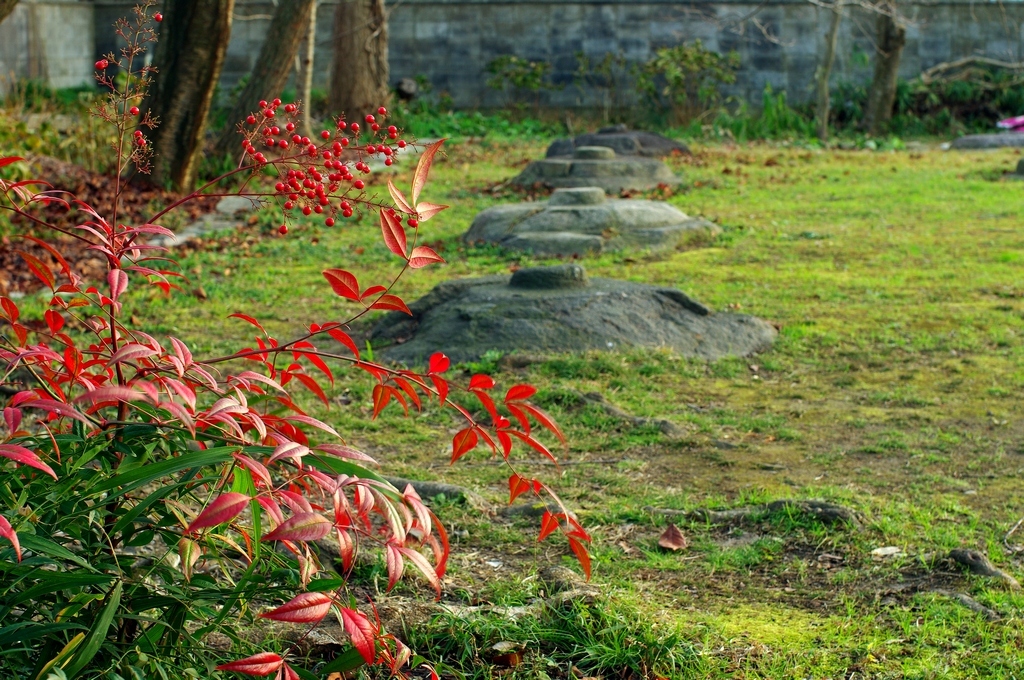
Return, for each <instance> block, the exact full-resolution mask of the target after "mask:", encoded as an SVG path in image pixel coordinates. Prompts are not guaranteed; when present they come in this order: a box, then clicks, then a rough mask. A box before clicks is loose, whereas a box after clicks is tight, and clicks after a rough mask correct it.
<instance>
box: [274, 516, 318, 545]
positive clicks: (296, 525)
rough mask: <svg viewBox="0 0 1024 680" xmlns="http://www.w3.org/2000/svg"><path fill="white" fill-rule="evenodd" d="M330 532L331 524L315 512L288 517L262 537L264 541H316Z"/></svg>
mask: <svg viewBox="0 0 1024 680" xmlns="http://www.w3.org/2000/svg"><path fill="white" fill-rule="evenodd" d="M330 531H331V522H330V521H329V520H328V519H327V518H326V517H324V516H323V515H321V514H319V513H316V512H303V513H300V514H298V515H294V516H292V517H289V518H288V519H286V520H285V521H284V522H282V523H281V524H280V526H278V527H277V528H276V529H274V530H273V531H271V532H270V533H269V534H266V535H265V536H264V537H263V540H264V541H317V540H319V539H321V538H323V537H324V536H326V535H327V534H329V533H330Z"/></svg>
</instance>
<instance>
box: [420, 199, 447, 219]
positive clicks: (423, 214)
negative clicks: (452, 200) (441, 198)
mask: <svg viewBox="0 0 1024 680" xmlns="http://www.w3.org/2000/svg"><path fill="white" fill-rule="evenodd" d="M447 209H448V206H446V205H437V204H436V203H426V202H423V203H420V204H418V205H417V206H416V213H417V214H418V215H419V220H420V224H423V223H424V222H426V221H427V220H429V219H430V218H431V217H433V216H434V215H436V214H437V213H439V212H441V211H442V210H447Z"/></svg>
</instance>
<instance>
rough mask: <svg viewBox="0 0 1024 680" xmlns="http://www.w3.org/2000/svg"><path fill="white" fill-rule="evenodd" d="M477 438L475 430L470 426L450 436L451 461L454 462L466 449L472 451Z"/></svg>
mask: <svg viewBox="0 0 1024 680" xmlns="http://www.w3.org/2000/svg"><path fill="white" fill-rule="evenodd" d="M478 441H479V438H478V437H477V436H476V430H474V429H473V428H471V427H468V428H466V429H465V430H460V431H459V432H457V433H456V435H455V436H454V437H453V438H452V462H453V463H454V462H455V461H457V460H458V459H459V458H461V457H462V456H463V455H465V454H466V452H468V451H472V450H473V449H474V448H476V445H477V442H478Z"/></svg>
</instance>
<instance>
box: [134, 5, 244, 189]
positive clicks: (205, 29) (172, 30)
mask: <svg viewBox="0 0 1024 680" xmlns="http://www.w3.org/2000/svg"><path fill="white" fill-rule="evenodd" d="M234 5H235V2H234V0H165V1H164V5H163V14H164V20H163V23H162V24H161V25H160V41H159V42H158V43H157V47H156V52H155V54H154V55H153V65H154V66H155V67H156V68H157V73H156V75H155V76H154V77H153V84H152V86H151V87H150V90H149V95H148V96H147V97H146V101H145V102H143V106H142V110H143V111H145V110H147V109H148V110H149V111H150V112H151V114H152V115H153V116H154V117H155V118H158V119H159V123H160V126H159V127H158V128H157V129H156V130H154V131H153V132H152V134H151V136H152V138H153V148H154V150H155V151H156V158H155V159H154V162H153V178H152V179H153V182H155V183H156V184H159V185H165V184H166V185H170V186H171V187H173V188H174V189H175V190H178V191H183V190H188V189H190V188H191V187H192V186H193V185H194V184H195V180H196V174H197V170H198V166H199V159H200V157H201V156H202V150H203V141H204V134H205V131H206V116H207V114H208V113H209V111H210V105H211V103H212V101H213V92H214V88H215V87H216V86H217V79H218V78H220V69H221V66H222V65H223V64H224V53H225V52H226V51H227V47H228V40H229V39H230V37H231V12H232V11H233V10H234Z"/></svg>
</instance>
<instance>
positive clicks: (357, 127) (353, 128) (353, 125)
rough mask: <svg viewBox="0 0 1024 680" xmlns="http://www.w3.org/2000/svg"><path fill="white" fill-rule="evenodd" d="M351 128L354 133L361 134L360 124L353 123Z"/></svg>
mask: <svg viewBox="0 0 1024 680" xmlns="http://www.w3.org/2000/svg"><path fill="white" fill-rule="evenodd" d="M349 127H351V128H352V132H355V133H357V134H358V133H359V123H352V125H351V126H349Z"/></svg>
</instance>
